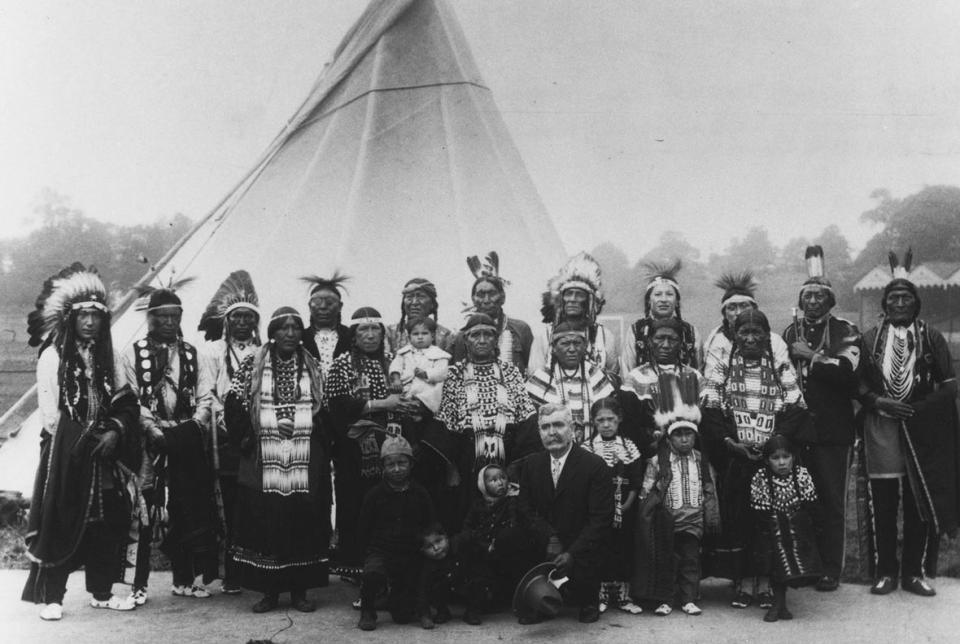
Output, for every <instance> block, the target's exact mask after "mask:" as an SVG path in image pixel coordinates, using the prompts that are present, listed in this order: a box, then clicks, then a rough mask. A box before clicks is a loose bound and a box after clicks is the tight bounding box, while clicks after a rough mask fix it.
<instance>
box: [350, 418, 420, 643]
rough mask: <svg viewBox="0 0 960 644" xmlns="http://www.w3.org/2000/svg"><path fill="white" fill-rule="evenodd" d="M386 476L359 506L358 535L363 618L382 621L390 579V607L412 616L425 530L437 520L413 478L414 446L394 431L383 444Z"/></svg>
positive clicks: (396, 615)
mask: <svg viewBox="0 0 960 644" xmlns="http://www.w3.org/2000/svg"><path fill="white" fill-rule="evenodd" d="M380 458H381V461H382V463H383V480H382V481H381V482H380V483H378V484H377V485H376V487H374V488H373V489H371V490H370V491H369V492H368V493H367V495H366V496H365V497H364V499H363V505H362V506H361V507H360V519H359V521H358V522H357V523H358V525H357V537H358V539H359V541H360V548H361V549H362V552H363V553H364V560H363V575H362V583H361V587H360V622H359V623H358V624H357V626H358V627H359V628H360V629H361V630H364V631H372V630H374V629H375V628H376V627H377V611H376V609H375V608H374V603H375V601H376V598H377V596H378V595H379V594H380V593H381V592H382V591H383V589H384V588H386V587H387V586H388V585H389V588H390V594H389V597H388V600H387V602H388V604H387V605H388V608H389V610H390V616H391V617H392V618H393V621H394V622H396V623H397V624H406V623H408V622H410V621H411V620H412V619H413V616H414V610H415V608H416V599H417V585H418V581H419V578H420V571H421V565H422V561H421V556H420V547H421V535H422V534H424V533H425V531H426V530H427V528H428V527H429V526H431V525H433V524H434V523H435V521H436V518H435V512H434V508H433V502H432V501H431V500H430V496H429V495H428V494H427V491H426V490H425V489H424V488H423V486H421V485H420V484H419V483H416V482H414V481H413V480H411V478H410V473H411V470H412V469H413V449H411V447H410V443H408V442H407V440H406V439H405V438H403V437H402V436H398V437H389V438H387V439H386V440H385V441H384V442H383V446H382V447H381V449H380Z"/></svg>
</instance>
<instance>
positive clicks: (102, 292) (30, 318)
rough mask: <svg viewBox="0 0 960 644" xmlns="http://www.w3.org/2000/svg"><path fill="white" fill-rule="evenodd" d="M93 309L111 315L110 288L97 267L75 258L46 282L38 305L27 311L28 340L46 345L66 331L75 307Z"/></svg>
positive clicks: (38, 299)
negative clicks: (107, 287)
mask: <svg viewBox="0 0 960 644" xmlns="http://www.w3.org/2000/svg"><path fill="white" fill-rule="evenodd" d="M83 309H93V310H96V311H101V312H102V313H104V315H107V316H109V313H110V307H109V303H108V299H107V289H106V287H105V286H104V285H103V280H101V279H100V275H99V273H97V269H96V268H94V267H93V266H91V267H90V268H86V267H84V265H83V264H81V263H80V262H74V263H73V264H71V265H70V266H68V267H67V268H64V269H63V270H61V271H60V272H58V273H56V274H55V275H52V276H50V277H49V278H48V279H47V280H46V281H45V282H44V283H43V289H42V290H41V291H40V295H38V296H37V301H36V304H35V309H34V310H33V311H30V313H29V314H28V315H27V332H28V333H29V335H30V339H29V340H28V344H29V345H30V346H31V347H37V346H40V345H43V346H46V345H47V344H49V343H51V342H54V341H55V340H56V339H57V337H58V336H60V335H61V334H62V333H63V330H64V325H65V324H67V323H68V321H69V319H70V313H71V312H72V311H75V310H83Z"/></svg>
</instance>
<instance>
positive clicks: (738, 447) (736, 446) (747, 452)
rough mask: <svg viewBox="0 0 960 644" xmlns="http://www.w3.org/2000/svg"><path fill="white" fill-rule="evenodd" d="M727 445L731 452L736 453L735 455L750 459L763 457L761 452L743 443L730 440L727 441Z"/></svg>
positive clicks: (754, 459) (757, 459)
mask: <svg viewBox="0 0 960 644" xmlns="http://www.w3.org/2000/svg"><path fill="white" fill-rule="evenodd" d="M727 447H728V448H729V449H730V451H731V452H733V453H734V455H736V456H739V457H740V458H744V459H746V460H748V461H759V460H760V459H761V458H762V456H761V455H760V453H759V452H756V451H754V450H752V449H750V448H749V447H747V446H746V445H744V444H743V443H737V442H734V441H732V440H730V441H727Z"/></svg>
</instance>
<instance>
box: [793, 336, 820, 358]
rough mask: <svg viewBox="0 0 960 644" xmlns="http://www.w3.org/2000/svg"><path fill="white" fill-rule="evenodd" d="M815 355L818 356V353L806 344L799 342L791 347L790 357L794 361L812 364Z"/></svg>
mask: <svg viewBox="0 0 960 644" xmlns="http://www.w3.org/2000/svg"><path fill="white" fill-rule="evenodd" d="M815 355H817V352H816V351H814V350H813V349H811V348H810V347H809V346H808V345H807V343H806V342H802V341H800V340H797V341H796V342H794V343H793V344H791V345H790V356H791V357H792V358H794V359H799V360H806V361H807V362H810V361H811V360H813V356H815Z"/></svg>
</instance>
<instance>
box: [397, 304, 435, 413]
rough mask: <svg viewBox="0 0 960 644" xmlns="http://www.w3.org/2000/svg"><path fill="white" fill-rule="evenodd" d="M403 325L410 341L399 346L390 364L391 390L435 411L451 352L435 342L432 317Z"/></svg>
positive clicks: (416, 319) (417, 319)
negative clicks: (414, 399) (418, 401)
mask: <svg viewBox="0 0 960 644" xmlns="http://www.w3.org/2000/svg"><path fill="white" fill-rule="evenodd" d="M404 326H405V328H406V331H407V334H408V335H409V337H410V343H409V344H406V345H404V346H402V347H401V348H400V349H398V350H397V355H396V356H395V357H394V359H393V361H392V362H391V363H390V369H389V374H390V391H391V393H397V394H403V395H404V397H405V398H408V399H412V398H416V399H418V400H420V401H421V402H422V403H423V404H424V405H426V407H427V409H429V410H430V411H432V412H433V413H436V412H437V410H438V409H439V408H440V395H441V392H442V391H443V381H444V380H446V378H447V368H448V367H449V366H450V354H449V353H447V352H446V351H444V350H443V349H441V348H440V347H438V346H437V345H435V344H434V342H435V340H436V335H437V323H436V322H435V321H434V320H433V318H415V319H412V320H408V321H407V323H406V324H405V325H404Z"/></svg>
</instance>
